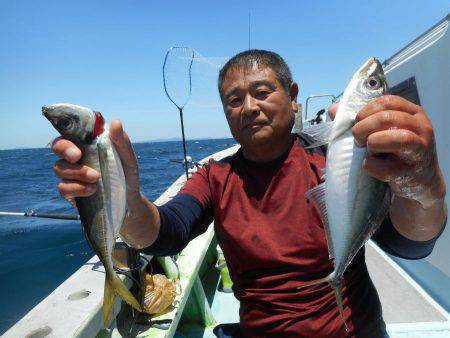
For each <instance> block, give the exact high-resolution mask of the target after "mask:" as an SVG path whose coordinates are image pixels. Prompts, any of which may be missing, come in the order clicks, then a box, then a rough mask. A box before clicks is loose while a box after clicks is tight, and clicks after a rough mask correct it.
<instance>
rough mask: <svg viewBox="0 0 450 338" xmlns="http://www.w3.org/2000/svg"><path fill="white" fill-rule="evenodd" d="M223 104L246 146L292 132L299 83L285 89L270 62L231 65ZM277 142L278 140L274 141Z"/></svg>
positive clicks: (223, 86) (230, 121) (272, 139)
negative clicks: (293, 88)
mask: <svg viewBox="0 0 450 338" xmlns="http://www.w3.org/2000/svg"><path fill="white" fill-rule="evenodd" d="M221 92H222V104H223V108H224V111H225V115H226V118H227V120H228V124H229V126H230V130H231V133H232V134H233V137H234V138H235V139H236V141H238V142H239V143H240V144H241V145H242V146H243V147H246V146H247V147H248V146H250V147H251V146H256V145H260V144H266V143H267V142H269V143H271V141H276V140H277V138H278V137H282V138H283V137H284V138H285V137H286V135H289V134H290V132H291V130H292V126H293V123H294V114H293V112H294V111H296V109H297V108H296V107H297V104H296V103H295V100H296V96H297V86H296V85H295V90H294V91H293V90H292V88H291V95H289V94H288V93H286V91H285V90H284V88H283V87H282V85H281V83H280V82H279V81H278V80H277V78H276V75H275V72H274V71H273V70H272V69H271V68H270V67H267V66H258V65H256V64H255V65H253V66H246V67H245V66H244V67H236V68H232V69H230V70H229V71H228V72H227V74H226V77H225V79H224V81H223V83H222V91H221ZM273 144H277V142H273Z"/></svg>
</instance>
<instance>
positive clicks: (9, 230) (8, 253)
mask: <svg viewBox="0 0 450 338" xmlns="http://www.w3.org/2000/svg"><path fill="white" fill-rule="evenodd" d="M234 144H235V142H234V140H232V139H215V140H198V141H195V140H192V141H188V142H187V149H188V154H189V155H190V156H192V158H193V160H194V161H199V160H200V159H202V158H204V157H206V156H208V155H210V154H212V153H215V152H217V151H220V150H222V149H225V148H228V147H230V146H232V145H234ZM134 148H135V151H136V154H137V155H138V159H139V166H140V168H139V169H140V178H141V186H142V190H143V192H144V194H145V195H146V196H147V197H148V198H149V199H151V200H155V199H156V198H157V197H158V196H160V195H161V194H162V193H163V192H164V191H165V190H166V189H167V188H168V187H169V186H170V185H171V183H172V182H173V181H174V180H175V179H177V178H178V177H179V176H180V175H182V174H183V173H184V169H183V168H182V166H181V164H179V163H174V162H171V160H173V159H181V158H182V144H181V142H180V141H172V142H154V143H137V144H135V145H134ZM56 159H57V158H56V156H55V155H53V154H52V153H51V151H50V149H49V148H43V149H15V150H1V151H0V211H12V212H25V211H28V210H33V211H35V212H48V213H75V212H76V210H75V209H73V208H72V207H71V206H70V204H69V203H68V202H66V201H65V200H64V199H62V198H61V197H60V195H59V193H58V191H57V188H56V187H57V184H58V180H57V178H56V177H55V175H54V174H53V164H54V162H55V160H56ZM92 256H93V252H92V251H91V249H90V247H89V246H88V245H87V243H86V241H85V239H84V235H83V233H82V228H81V224H80V223H79V221H62V220H51V219H38V218H31V217H14V216H0V335H1V334H2V333H3V332H5V331H6V330H7V329H8V328H9V327H11V326H12V325H14V323H15V322H17V321H18V320H19V319H20V318H21V317H23V316H24V315H25V314H26V313H27V312H28V311H30V310H31V309H32V308H33V307H34V306H35V305H37V304H38V303H39V302H40V301H41V300H42V299H44V298H45V297H46V296H47V295H48V294H49V293H50V292H52V291H53V290H54V289H55V288H56V287H57V286H58V285H59V284H60V283H61V282H62V281H64V280H65V279H67V278H68V277H69V276H70V275H71V274H72V273H74V272H75V271H76V270H77V269H78V268H79V267H80V266H81V265H83V263H84V262H86V261H87V260H89V259H90V258H91V257H92Z"/></svg>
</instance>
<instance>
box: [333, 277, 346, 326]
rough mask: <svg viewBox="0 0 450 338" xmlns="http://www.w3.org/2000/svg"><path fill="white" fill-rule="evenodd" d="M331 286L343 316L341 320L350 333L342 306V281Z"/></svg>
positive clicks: (334, 282)
mask: <svg viewBox="0 0 450 338" xmlns="http://www.w3.org/2000/svg"><path fill="white" fill-rule="evenodd" d="M330 284H331V287H332V288H333V290H334V295H335V296H336V303H337V306H338V309H339V315H340V316H341V319H342V321H343V322H344V326H345V331H346V332H349V329H348V326H347V323H346V321H345V318H344V306H343V305H342V282H341V281H340V280H339V281H337V282H336V281H332V282H331V283H330Z"/></svg>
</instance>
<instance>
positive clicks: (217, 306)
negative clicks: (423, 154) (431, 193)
mask: <svg viewBox="0 0 450 338" xmlns="http://www.w3.org/2000/svg"><path fill="white" fill-rule="evenodd" d="M449 22H450V15H448V16H447V17H446V18H444V19H443V20H441V21H440V22H439V23H437V24H436V25H435V26H433V27H432V28H430V29H429V30H428V31H427V32H425V33H424V34H422V35H421V36H419V37H418V38H417V39H415V40H414V41H412V42H411V43H410V44H408V45H407V46H406V47H404V48H403V49H401V50H400V51H399V52H398V53H396V54H395V55H393V56H392V57H391V58H389V59H387V60H386V61H385V62H384V68H385V72H386V74H387V78H388V83H389V84H390V86H391V92H392V93H394V94H397V95H401V96H403V97H406V98H408V99H409V100H411V101H413V102H417V103H420V104H421V105H422V106H423V107H424V108H425V111H426V112H427V113H428V116H429V117H430V119H431V121H432V123H433V125H434V127H435V133H436V139H437V151H438V155H439V159H440V165H441V168H442V170H443V172H444V175H445V177H446V180H447V182H450V158H449V157H448V156H446V150H447V149H448V147H449V142H450V137H449V136H448V131H447V130H448V128H447V126H448V125H450V124H449V122H450V121H449V119H450V115H449V114H447V111H446V110H448V109H449V108H448V107H450V95H449V93H450V81H449V75H450V54H449V53H450V32H449ZM237 149H238V146H235V147H231V148H229V149H225V150H223V151H221V152H219V153H216V154H213V155H211V156H210V157H208V158H205V159H203V160H202V161H201V163H204V162H205V161H207V160H208V159H209V158H214V159H220V158H223V157H226V156H229V155H230V154H232V153H234V152H235V151H236V150H237ZM185 179H186V178H185V175H183V176H181V177H180V178H179V179H178V180H177V181H176V182H174V183H173V184H172V185H171V186H170V187H169V188H168V189H167V191H166V192H165V193H164V194H162V195H161V196H160V197H159V198H158V200H157V201H156V204H162V203H165V202H166V201H168V200H169V199H171V198H172V197H173V196H174V195H175V194H176V193H177V191H178V190H179V189H180V187H181V186H182V185H183V183H184V181H185ZM447 204H449V205H450V203H449V200H448V199H447ZM213 228H214V227H213V226H210V227H209V230H208V231H207V232H206V233H204V234H202V235H200V236H199V237H197V238H196V239H194V240H193V241H192V242H191V243H190V244H189V245H188V246H187V247H186V248H185V249H184V250H183V251H182V252H181V254H180V255H179V256H178V258H177V261H176V262H177V265H178V268H179V276H180V284H181V289H182V292H181V294H180V295H179V296H177V298H176V306H174V307H173V308H172V309H171V311H169V312H167V313H165V314H163V315H160V316H156V317H154V318H152V320H151V321H150V322H146V323H140V322H139V321H138V320H137V319H136V318H137V317H135V316H133V314H132V313H131V312H130V310H129V309H128V307H127V306H125V305H123V304H122V303H121V302H120V300H118V299H116V304H115V307H114V311H113V314H114V316H112V317H113V318H112V320H111V323H110V326H109V328H108V329H103V323H102V313H101V309H102V304H103V287H104V272H103V270H102V265H101V263H100V262H99V260H98V258H97V257H96V256H94V257H92V258H91V259H90V260H89V261H88V262H86V264H84V265H83V266H82V267H81V268H80V269H79V270H78V271H76V272H75V273H74V274H73V275H72V276H71V277H69V278H68V279H67V280H66V281H65V282H64V283H62V284H61V285H60V286H59V287H58V288H57V289H55V290H54V291H53V292H52V293H51V294H50V295H48V297H47V298H45V299H44V300H43V301H42V302H41V303H40V304H38V305H37V306H36V307H35V308H33V309H32V310H31V311H30V312H29V313H28V314H27V315H26V316H24V317H23V318H22V319H21V320H20V321H19V322H17V323H16V324H15V325H14V326H13V327H11V328H10V329H9V330H8V331H7V332H6V333H5V334H4V337H29V338H37V337H95V336H98V337H120V336H139V337H214V334H213V332H212V330H213V328H214V327H215V325H217V324H219V323H237V322H238V321H239V316H238V309H239V303H238V301H237V300H236V299H235V298H234V296H233V294H231V293H226V292H223V290H222V288H221V282H220V271H219V270H218V269H217V268H216V263H217V260H218V253H217V243H216V240H215V236H214V230H213ZM449 241H450V230H449V229H448V228H447V230H445V231H444V233H443V234H442V236H441V238H440V240H439V241H438V242H437V244H436V247H435V250H434V252H433V253H432V254H431V255H430V256H429V257H427V258H425V259H422V260H417V261H407V260H403V259H399V258H393V257H390V256H388V255H387V254H385V253H384V252H383V251H382V250H381V249H380V248H378V247H377V246H376V244H374V243H373V242H370V241H369V243H368V244H367V245H366V260H367V265H368V268H369V273H370V275H371V277H372V279H373V281H374V284H375V286H376V288H377V290H378V292H379V295H380V298H381V303H382V305H383V313H384V318H385V321H386V323H387V331H388V333H389V335H390V336H391V337H442V338H444V337H450V313H449V311H450V291H449V288H448V285H450V265H449V264H448V263H447V262H448V261H449V260H450V247H449V246H448V245H447V243H449ZM147 258H151V257H147ZM169 265H170V261H169V262H168V264H167V265H165V266H166V273H167V274H168V275H169V276H171V275H172V276H173V275H174V272H173V271H170V269H169ZM125 281H126V282H127V283H130V284H131V282H130V280H129V279H125Z"/></svg>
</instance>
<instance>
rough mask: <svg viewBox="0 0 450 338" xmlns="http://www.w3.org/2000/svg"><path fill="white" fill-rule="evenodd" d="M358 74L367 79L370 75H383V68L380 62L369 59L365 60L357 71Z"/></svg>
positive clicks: (372, 58)
mask: <svg viewBox="0 0 450 338" xmlns="http://www.w3.org/2000/svg"><path fill="white" fill-rule="evenodd" d="M358 73H359V74H360V76H362V77H368V76H370V75H372V74H375V73H377V74H382V73H383V66H382V65H381V62H380V61H378V59H376V58H374V57H371V58H369V60H367V61H366V62H365V63H364V64H363V65H362V66H361V68H360V69H359V71H358Z"/></svg>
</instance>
